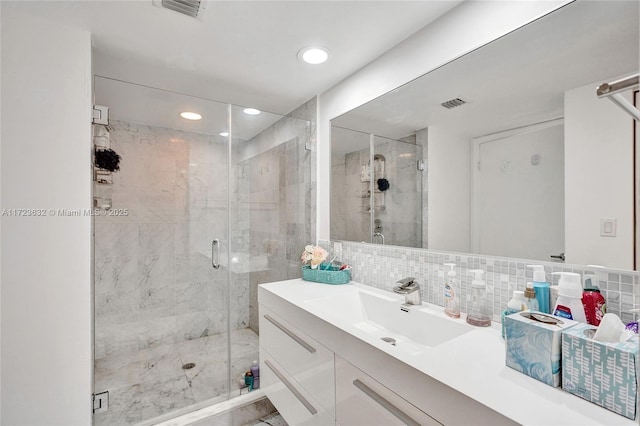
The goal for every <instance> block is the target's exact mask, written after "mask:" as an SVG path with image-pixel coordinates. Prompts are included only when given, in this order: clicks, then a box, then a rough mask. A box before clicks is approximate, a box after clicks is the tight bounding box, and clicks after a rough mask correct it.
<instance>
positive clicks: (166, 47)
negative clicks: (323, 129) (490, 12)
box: [3, 0, 460, 113]
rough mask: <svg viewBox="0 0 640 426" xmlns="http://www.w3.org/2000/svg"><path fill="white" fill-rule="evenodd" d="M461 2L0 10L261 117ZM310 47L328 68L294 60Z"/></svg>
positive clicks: (116, 4) (137, 1)
mask: <svg viewBox="0 0 640 426" xmlns="http://www.w3.org/2000/svg"><path fill="white" fill-rule="evenodd" d="M459 3H460V0H455V1H453V0H448V1H431V0H430V1H208V2H207V7H206V10H205V11H204V14H203V16H202V18H201V19H193V18H190V17H187V16H184V15H181V14H178V13H176V12H173V11H170V10H167V9H162V8H159V7H156V6H153V5H152V0H129V1H117V0H103V1H89V0H84V1H80V0H78V1H3V7H4V6H9V7H13V8H16V9H20V10H22V11H24V12H26V13H29V14H34V15H38V16H41V17H43V18H46V19H53V20H55V21H58V22H61V23H63V24H66V25H70V26H73V27H79V28H83V29H86V30H88V31H90V32H91V33H92V38H93V46H94V53H96V54H97V55H103V56H105V57H108V58H111V59H110V60H117V61H121V63H120V64H118V65H121V66H122V67H124V66H125V65H126V62H127V61H133V60H135V61H145V62H146V63H148V64H150V66H149V67H148V73H149V74H148V75H149V78H150V80H153V78H152V77H153V74H154V73H155V72H159V71H160V70H166V69H170V70H172V71H175V72H176V74H175V76H176V77H175V78H176V80H177V79H189V78H192V77H193V78H196V77H197V78H198V79H204V80H203V81H211V82H216V84H218V85H220V84H222V85H227V86H229V87H234V88H238V89H237V91H238V92H240V91H243V94H242V96H240V93H238V96H239V97H241V98H242V99H250V100H253V101H252V103H254V104H255V106H257V107H258V108H261V109H266V110H271V111H274V112H278V113H288V112H289V111H291V110H292V109H293V108H295V107H297V106H298V105H300V104H301V103H302V102H304V101H306V100H308V99H309V98H311V97H312V96H314V95H316V94H318V93H322V92H323V91H325V90H327V89H328V88H330V87H332V86H333V85H335V84H336V83H338V82H339V81H341V80H342V79H344V78H345V77H347V76H348V75H350V74H352V73H353V72H355V71H356V70H358V69H359V68H361V67H363V66H365V65H366V64H367V63H369V62H370V61H372V60H373V59H375V58H376V57H378V56H379V55H381V54H382V53H384V52H385V51H387V50H388V49H390V48H392V47H393V46H395V45H396V44H398V43H399V42H401V41H402V40H404V39H405V38H407V37H408V36H410V35H411V34H413V33H414V32H416V31H418V30H419V29H421V28H423V27H424V26H426V25H427V24H429V23H430V22H431V21H433V20H435V19H436V18H438V17H439V16H440V15H442V14H444V13H445V12H447V11H448V10H450V9H451V8H453V7H455V6H456V5H457V4H459ZM308 45H322V46H325V47H327V48H328V49H329V51H330V52H331V56H330V59H329V61H328V62H326V63H325V64H322V65H316V66H312V65H307V64H302V63H300V62H299V61H298V60H297V57H296V54H297V52H298V51H299V50H300V49H301V48H303V47H305V46H308ZM114 58H116V59H114ZM225 96H227V95H225ZM228 96H229V97H232V95H228ZM214 99H218V100H221V101H225V102H232V103H237V101H235V100H234V99H220V98H214ZM245 104H246V103H245Z"/></svg>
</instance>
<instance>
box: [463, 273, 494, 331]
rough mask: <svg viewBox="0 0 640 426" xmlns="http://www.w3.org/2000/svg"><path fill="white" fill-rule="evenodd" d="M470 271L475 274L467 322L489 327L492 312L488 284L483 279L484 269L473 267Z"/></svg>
mask: <svg viewBox="0 0 640 426" xmlns="http://www.w3.org/2000/svg"><path fill="white" fill-rule="evenodd" d="M469 272H472V273H474V274H475V279H474V280H473V281H472V282H471V304H470V305H469V312H468V313H467V322H468V323H469V324H471V325H475V326H477V327H489V326H490V325H491V314H490V311H489V307H488V305H487V285H486V283H485V282H484V280H483V279H482V274H484V271H483V270H482V269H472V270H470V271H469Z"/></svg>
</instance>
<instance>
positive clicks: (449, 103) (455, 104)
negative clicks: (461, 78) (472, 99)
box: [440, 98, 466, 109]
mask: <svg viewBox="0 0 640 426" xmlns="http://www.w3.org/2000/svg"><path fill="white" fill-rule="evenodd" d="M464 104H466V102H465V101H463V100H462V99H460V98H455V99H451V100H449V101H447V102H443V103H441V104H440V105H442V106H443V107H445V108H447V109H451V108H455V107H458V106H460V105H464Z"/></svg>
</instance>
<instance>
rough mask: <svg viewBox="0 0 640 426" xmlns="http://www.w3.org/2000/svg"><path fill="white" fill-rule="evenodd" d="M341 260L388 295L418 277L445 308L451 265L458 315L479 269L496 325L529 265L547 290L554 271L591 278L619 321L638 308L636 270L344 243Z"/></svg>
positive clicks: (528, 277)
mask: <svg viewBox="0 0 640 426" xmlns="http://www.w3.org/2000/svg"><path fill="white" fill-rule="evenodd" d="M321 243H322V242H321ZM342 261H343V262H344V263H347V264H349V265H351V266H352V268H353V271H352V279H353V281H356V282H359V283H362V284H366V285H370V286H372V287H376V288H380V289H383V290H387V291H391V290H392V287H393V286H394V285H396V281H398V280H399V279H401V278H405V277H416V278H417V280H418V282H419V283H420V284H421V287H422V299H423V301H425V302H428V303H433V304H436V305H439V306H444V295H443V286H444V279H445V277H446V270H445V267H444V266H443V264H444V263H449V262H451V263H455V264H456V265H457V266H456V273H457V274H458V281H459V285H460V293H461V294H460V310H461V311H462V312H466V311H467V304H468V299H467V298H468V296H469V287H470V285H471V280H472V279H473V275H472V274H471V273H470V272H469V270H470V269H482V270H484V271H485V274H484V279H485V280H486V282H487V297H488V298H489V299H490V300H491V305H492V306H493V320H494V321H500V312H501V311H502V310H504V309H506V306H507V302H508V301H509V299H511V296H512V293H513V291H514V290H524V288H525V286H526V283H527V281H533V270H532V269H531V268H527V265H530V264H536V265H543V266H544V269H545V274H546V276H547V280H548V281H549V282H550V283H551V285H555V284H558V276H553V275H551V273H552V272H576V273H579V274H581V275H584V274H595V275H596V276H597V277H598V287H599V288H600V291H601V293H602V295H603V296H604V297H605V298H606V301H607V312H612V313H615V314H617V315H618V316H620V318H621V319H622V321H623V322H629V321H631V320H633V314H631V313H629V312H628V311H629V310H630V309H632V308H633V306H634V304H635V305H638V304H640V273H638V272H634V271H621V270H614V269H601V268H590V267H587V266H584V265H568V264H563V263H554V262H541V261H531V260H526V259H514V258H504V257H493V256H482V255H473V254H459V253H445V252H438V251H433V250H429V251H427V250H424V249H415V248H404V247H392V246H380V245H372V244H362V243H355V242H348V241H343V242H342Z"/></svg>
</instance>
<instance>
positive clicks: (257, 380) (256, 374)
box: [251, 361, 260, 389]
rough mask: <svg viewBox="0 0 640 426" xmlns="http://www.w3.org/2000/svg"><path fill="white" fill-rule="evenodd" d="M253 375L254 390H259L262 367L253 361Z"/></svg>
mask: <svg viewBox="0 0 640 426" xmlns="http://www.w3.org/2000/svg"><path fill="white" fill-rule="evenodd" d="M251 375H253V386H252V388H253V389H258V388H259V387H260V366H258V361H253V364H252V365H251Z"/></svg>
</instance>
